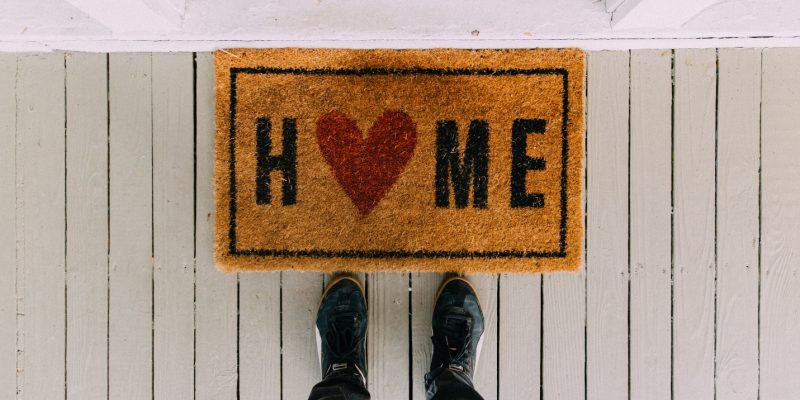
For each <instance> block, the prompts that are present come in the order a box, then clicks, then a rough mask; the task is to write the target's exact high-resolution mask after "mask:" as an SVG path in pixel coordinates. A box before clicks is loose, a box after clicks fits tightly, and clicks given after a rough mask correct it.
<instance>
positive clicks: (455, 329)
mask: <svg viewBox="0 0 800 400" xmlns="http://www.w3.org/2000/svg"><path fill="white" fill-rule="evenodd" d="M432 326H433V337H432V338H431V340H432V341H433V358H432V359H431V369H430V372H429V373H428V374H427V375H426V377H425V379H426V382H430V381H431V380H433V379H434V378H436V376H438V375H439V374H441V372H442V371H445V370H449V371H453V372H454V373H456V374H457V375H459V376H460V377H461V378H463V379H466V380H467V381H468V382H469V383H470V385H471V383H472V376H473V373H474V371H475V364H476V363H477V359H478V353H479V352H480V339H481V336H482V335H483V328H484V323H483V312H482V311H481V306H480V303H479V301H478V295H477V294H476V293H475V289H473V287H472V285H470V284H469V282H468V281H467V280H466V279H464V278H461V277H453V278H450V279H447V280H446V281H445V282H444V283H443V284H442V286H441V287H440V288H439V291H438V294H437V295H436V305H435V306H434V308H433V323H432Z"/></svg>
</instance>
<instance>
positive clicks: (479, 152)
mask: <svg viewBox="0 0 800 400" xmlns="http://www.w3.org/2000/svg"><path fill="white" fill-rule="evenodd" d="M466 142H467V143H466V148H465V149H464V156H463V158H462V157H461V155H460V154H459V151H458V126H457V125H456V122H455V121H449V120H448V121H438V122H436V207H441V208H446V207H450V183H451V182H452V186H453V197H454V199H455V204H456V208H464V207H466V206H467V203H468V198H469V189H470V186H472V206H473V207H474V208H486V200H487V182H488V173H489V124H488V123H487V122H486V121H480V120H473V121H472V122H470V124H469V131H468V133H467V141H466Z"/></svg>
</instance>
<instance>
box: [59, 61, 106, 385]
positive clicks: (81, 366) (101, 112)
mask: <svg viewBox="0 0 800 400" xmlns="http://www.w3.org/2000/svg"><path fill="white" fill-rule="evenodd" d="M107 59H108V58H107V55H106V54H103V53H71V54H67V55H66V68H67V72H66V74H67V75H66V79H67V81H66V84H67V86H66V96H67V139H66V140H67V172H68V173H67V260H66V263H67V397H68V398H78V399H86V400H100V399H103V400H105V399H106V398H107V397H108V385H107V383H108V375H107V373H108V368H107V367H108V363H107V361H108V352H107V350H108V107H107V106H108V74H107V73H108V70H107V63H106V61H107Z"/></svg>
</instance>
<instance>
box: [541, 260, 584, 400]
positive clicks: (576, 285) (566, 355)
mask: <svg viewBox="0 0 800 400" xmlns="http://www.w3.org/2000/svg"><path fill="white" fill-rule="evenodd" d="M585 271H586V269H585V268H582V269H581V271H579V272H573V273H560V274H552V275H545V276H544V277H543V279H544V281H543V285H542V291H543V294H544V301H543V303H542V316H543V319H542V320H543V324H544V332H542V344H543V346H542V352H543V353H542V387H543V392H542V398H543V399H583V398H584V394H585V393H584V384H585V369H584V360H585V357H586V355H585V347H584V343H585V336H584V332H585V329H586V328H585V326H586V275H585V274H586V272H585Z"/></svg>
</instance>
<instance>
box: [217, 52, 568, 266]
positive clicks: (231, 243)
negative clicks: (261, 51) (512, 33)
mask: <svg viewBox="0 0 800 400" xmlns="http://www.w3.org/2000/svg"><path fill="white" fill-rule="evenodd" d="M239 74H288V75H345V76H372V75H395V76H406V75H440V76H458V75H473V76H507V75H560V76H561V77H562V81H563V83H564V94H563V107H562V109H563V112H562V122H561V134H562V145H561V159H562V162H561V164H562V166H561V229H560V236H559V249H558V250H556V251H519V250H500V251H432V250H431V251H429V250H416V251H408V250H321V249H310V250H279V249H239V248H237V247H236V154H235V150H236V77H237V76H238V75H239ZM568 123H569V72H568V71H567V70H566V69H564V68H533V69H490V68H486V69H435V68H410V69H387V68H362V69H325V68H322V69H303V68H270V67H256V68H231V69H230V138H229V139H230V140H229V141H228V148H229V151H230V161H229V172H230V176H229V179H230V191H229V196H230V198H229V204H230V210H229V214H230V217H229V227H228V254H229V255H234V256H270V257H309V258H564V257H566V256H567V252H566V245H567V182H568V180H567V164H568V154H569V140H568V137H567V135H568V132H569V129H568Z"/></svg>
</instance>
